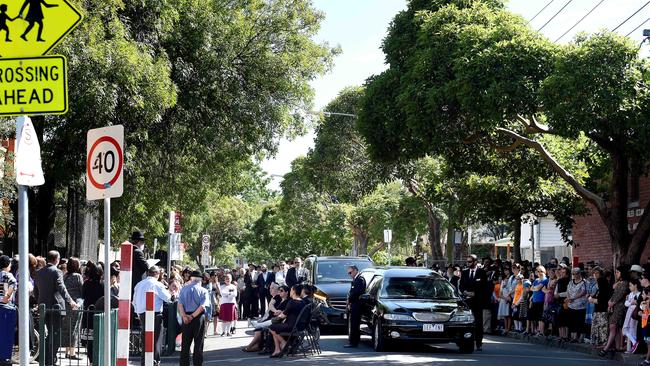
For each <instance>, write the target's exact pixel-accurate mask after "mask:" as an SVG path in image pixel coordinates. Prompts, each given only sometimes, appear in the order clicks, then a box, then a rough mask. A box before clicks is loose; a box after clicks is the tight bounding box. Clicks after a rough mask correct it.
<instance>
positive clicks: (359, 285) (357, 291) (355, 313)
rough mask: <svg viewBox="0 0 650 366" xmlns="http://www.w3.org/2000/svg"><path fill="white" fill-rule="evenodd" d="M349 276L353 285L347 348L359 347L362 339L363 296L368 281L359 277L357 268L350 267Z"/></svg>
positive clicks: (349, 294)
mask: <svg viewBox="0 0 650 366" xmlns="http://www.w3.org/2000/svg"><path fill="white" fill-rule="evenodd" d="M348 275H350V277H352V285H351V286H350V292H348V313H347V315H348V324H349V327H348V344H347V345H345V348H356V347H359V340H360V339H361V299H360V297H361V295H363V294H364V293H365V292H366V280H365V279H364V278H363V277H362V276H359V268H357V266H354V265H353V266H349V267H348Z"/></svg>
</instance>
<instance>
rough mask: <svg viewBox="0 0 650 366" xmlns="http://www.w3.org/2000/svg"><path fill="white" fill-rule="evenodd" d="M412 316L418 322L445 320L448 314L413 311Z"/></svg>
mask: <svg viewBox="0 0 650 366" xmlns="http://www.w3.org/2000/svg"><path fill="white" fill-rule="evenodd" d="M413 318H415V320H417V321H419V322H446V321H447V320H449V315H447V314H441V313H413Z"/></svg>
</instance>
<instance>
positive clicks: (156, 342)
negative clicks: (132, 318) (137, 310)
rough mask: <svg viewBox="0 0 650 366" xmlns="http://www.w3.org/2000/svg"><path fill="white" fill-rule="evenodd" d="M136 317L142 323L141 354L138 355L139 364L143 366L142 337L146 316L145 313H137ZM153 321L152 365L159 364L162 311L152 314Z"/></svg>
mask: <svg viewBox="0 0 650 366" xmlns="http://www.w3.org/2000/svg"><path fill="white" fill-rule="evenodd" d="M138 317H140V324H142V346H143V347H142V355H141V357H140V364H141V365H143V366H144V339H145V338H144V337H145V335H144V334H145V331H144V330H145V329H146V324H145V320H146V316H145V314H144V313H143V314H138ZM153 319H154V323H153V364H154V365H159V364H160V352H161V350H162V337H161V336H162V323H163V316H162V313H154V316H153Z"/></svg>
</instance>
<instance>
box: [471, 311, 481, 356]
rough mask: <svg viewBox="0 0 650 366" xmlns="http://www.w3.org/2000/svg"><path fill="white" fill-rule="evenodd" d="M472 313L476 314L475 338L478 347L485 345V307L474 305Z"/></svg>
mask: <svg viewBox="0 0 650 366" xmlns="http://www.w3.org/2000/svg"><path fill="white" fill-rule="evenodd" d="M472 314H474V340H475V341H476V347H482V346H483V307H482V306H472Z"/></svg>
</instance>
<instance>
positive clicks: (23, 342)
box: [18, 185, 30, 366]
mask: <svg viewBox="0 0 650 366" xmlns="http://www.w3.org/2000/svg"><path fill="white" fill-rule="evenodd" d="M28 199H29V198H28V196H27V186H23V185H19V186H18V260H19V262H18V263H19V267H18V270H19V273H18V284H19V286H18V310H19V311H18V315H19V317H20V319H19V323H18V330H19V332H18V333H19V339H18V348H19V350H20V366H27V365H29V329H30V326H29V314H30V312H29V288H28V287H29V286H28V284H29V230H28V228H29V212H28V207H29V201H28Z"/></svg>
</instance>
